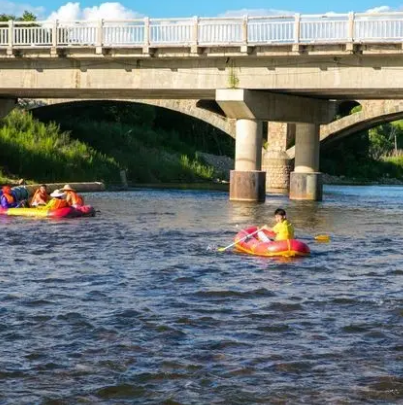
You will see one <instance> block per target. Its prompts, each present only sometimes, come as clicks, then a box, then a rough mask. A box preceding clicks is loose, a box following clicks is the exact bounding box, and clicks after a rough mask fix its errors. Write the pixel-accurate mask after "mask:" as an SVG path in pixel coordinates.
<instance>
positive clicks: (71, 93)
mask: <svg viewBox="0 0 403 405" xmlns="http://www.w3.org/2000/svg"><path fill="white" fill-rule="evenodd" d="M402 42H403V14H402V13H390V14H367V15H365V14H354V13H350V14H348V15H333V14H331V15H330V14H329V15H324V16H323V15H321V16H304V15H293V16H280V17H279V16H276V17H267V16H264V17H259V18H233V19H230V18H225V19H198V18H195V19H190V20H186V19H185V20H177V19H176V20H153V19H143V20H133V21H106V20H104V21H98V22H76V21H72V22H58V21H54V22H49V21H45V22H39V23H35V25H33V24H32V23H20V22H11V21H10V22H8V23H4V24H3V25H1V24H0V97H1V98H3V100H4V101H3V102H2V103H0V104H1V105H0V112H2V113H3V114H4V113H5V112H6V111H7V110H8V109H9V106H10V103H12V102H13V100H15V99H16V98H21V97H23V98H55V97H58V98H80V99H91V98H93V99H142V100H144V99H150V100H156V99H184V100H205V101H206V102H214V101H215V102H216V103H217V104H218V105H219V107H220V109H221V110H222V111H223V112H224V114H225V116H226V117H227V118H229V119H233V120H235V128H236V151H235V160H236V163H235V170H234V171H233V172H232V173H231V189H230V198H231V199H234V200H248V201H260V200H264V196H265V187H264V185H265V172H264V171H261V148H262V142H261V139H262V136H261V135H262V133H261V130H262V122H264V121H268V122H281V123H293V124H295V125H296V127H295V128H296V143H295V169H294V172H293V173H291V184H290V198H293V199H314V200H318V199H321V198H322V185H321V175H320V173H319V172H318V170H319V127H320V125H323V124H328V123H329V122H331V121H332V120H333V117H334V112H335V104H336V103H335V101H334V100H356V99H360V100H369V99H394V98H396V99H399V98H401V94H402V91H403V75H401V69H402V68H403V49H402Z"/></svg>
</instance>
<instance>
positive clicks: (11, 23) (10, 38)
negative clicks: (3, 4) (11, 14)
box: [7, 20, 14, 55]
mask: <svg viewBox="0 0 403 405" xmlns="http://www.w3.org/2000/svg"><path fill="white" fill-rule="evenodd" d="M13 45H14V21H13V20H9V22H8V48H7V54H9V55H12V53H13Z"/></svg>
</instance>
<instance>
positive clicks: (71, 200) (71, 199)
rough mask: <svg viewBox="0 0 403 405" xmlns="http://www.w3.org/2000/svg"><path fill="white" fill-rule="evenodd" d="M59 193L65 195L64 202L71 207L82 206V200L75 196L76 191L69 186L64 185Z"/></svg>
mask: <svg viewBox="0 0 403 405" xmlns="http://www.w3.org/2000/svg"><path fill="white" fill-rule="evenodd" d="M61 191H63V192H64V193H66V201H67V203H68V204H69V205H70V206H71V207H73V208H77V207H82V206H83V205H84V198H83V197H81V195H79V194H77V193H76V190H74V189H73V188H71V187H70V185H69V184H66V185H65V186H64V187H63V188H62V189H61Z"/></svg>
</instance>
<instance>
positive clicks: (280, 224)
mask: <svg viewBox="0 0 403 405" xmlns="http://www.w3.org/2000/svg"><path fill="white" fill-rule="evenodd" d="M274 220H275V221H276V225H274V226H273V228H270V227H268V226H267V225H264V226H263V227H262V228H260V229H265V230H268V231H271V232H272V233H273V237H274V240H276V241H280V240H287V239H294V226H293V225H292V223H291V222H290V221H289V220H288V219H287V214H286V212H285V211H284V210H283V209H282V208H277V209H276V211H274ZM257 235H258V237H259V239H260V240H261V241H262V242H270V239H269V238H268V236H267V235H266V234H265V233H264V232H263V231H262V230H260V231H259V232H258V234H257Z"/></svg>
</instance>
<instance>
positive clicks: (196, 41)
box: [191, 17, 199, 53]
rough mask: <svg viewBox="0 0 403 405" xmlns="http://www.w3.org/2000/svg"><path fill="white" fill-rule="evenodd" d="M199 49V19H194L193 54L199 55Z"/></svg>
mask: <svg viewBox="0 0 403 405" xmlns="http://www.w3.org/2000/svg"><path fill="white" fill-rule="evenodd" d="M198 48H199V17H193V26H192V45H191V52H192V53H197V51H198Z"/></svg>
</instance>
